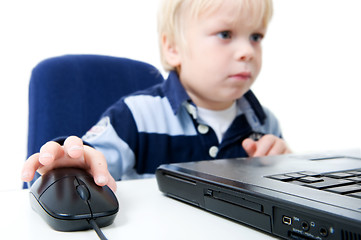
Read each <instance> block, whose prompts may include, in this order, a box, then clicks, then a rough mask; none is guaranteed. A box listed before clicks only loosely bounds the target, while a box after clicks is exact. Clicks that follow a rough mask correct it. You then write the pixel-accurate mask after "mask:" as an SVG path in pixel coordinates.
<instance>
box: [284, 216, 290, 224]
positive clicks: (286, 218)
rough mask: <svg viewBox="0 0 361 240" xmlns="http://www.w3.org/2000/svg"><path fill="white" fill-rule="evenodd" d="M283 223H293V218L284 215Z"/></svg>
mask: <svg viewBox="0 0 361 240" xmlns="http://www.w3.org/2000/svg"><path fill="white" fill-rule="evenodd" d="M282 223H283V224H286V225H291V224H292V218H291V217H288V216H283V217H282Z"/></svg>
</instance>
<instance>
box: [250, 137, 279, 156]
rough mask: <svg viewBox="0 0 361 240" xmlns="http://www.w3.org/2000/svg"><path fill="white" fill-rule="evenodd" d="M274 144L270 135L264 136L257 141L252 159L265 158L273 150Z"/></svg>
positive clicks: (274, 141)
mask: <svg viewBox="0 0 361 240" xmlns="http://www.w3.org/2000/svg"><path fill="white" fill-rule="evenodd" d="M275 143H276V138H275V137H274V136H272V135H265V136H263V137H262V138H261V139H260V140H258V142H257V143H256V144H257V150H256V152H255V153H254V157H262V156H267V155H268V153H269V151H270V150H271V149H272V148H273V146H274V144H275Z"/></svg>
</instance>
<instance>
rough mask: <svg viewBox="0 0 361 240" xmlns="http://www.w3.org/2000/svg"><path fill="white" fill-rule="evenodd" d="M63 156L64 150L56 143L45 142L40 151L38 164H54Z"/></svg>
mask: <svg viewBox="0 0 361 240" xmlns="http://www.w3.org/2000/svg"><path fill="white" fill-rule="evenodd" d="M63 155H64V149H63V147H62V146H60V144H59V143H57V142H53V141H50V142H47V143H45V144H44V145H43V146H42V147H41V149H40V154H39V162H40V163H41V164H42V165H44V166H46V165H49V164H51V163H53V162H54V160H55V159H58V158H61V157H62V156H63Z"/></svg>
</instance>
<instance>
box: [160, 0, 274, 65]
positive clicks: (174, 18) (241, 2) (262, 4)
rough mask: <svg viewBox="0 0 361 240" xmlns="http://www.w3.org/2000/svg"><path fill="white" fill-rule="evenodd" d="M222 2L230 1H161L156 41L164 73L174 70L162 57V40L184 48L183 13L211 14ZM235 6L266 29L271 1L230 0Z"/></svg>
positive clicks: (269, 17) (271, 12)
mask: <svg viewBox="0 0 361 240" xmlns="http://www.w3.org/2000/svg"><path fill="white" fill-rule="evenodd" d="M224 1H231V0H162V1H161V4H160V8H159V10H158V38H159V39H158V41H159V46H160V56H161V62H162V65H163V67H164V69H165V70H166V71H171V70H175V68H174V66H171V65H170V64H169V63H168V62H167V61H166V60H165V57H164V55H163V49H162V38H163V36H167V39H168V41H170V42H172V43H178V44H180V46H185V44H186V41H185V39H184V29H185V28H184V27H183V24H184V16H185V12H187V13H189V14H190V15H191V16H192V17H198V16H199V15H201V14H202V13H205V12H211V11H214V10H216V9H217V8H219V6H220V5H221V4H222V3H223V2H224ZM232 1H234V2H235V3H236V4H237V5H236V6H235V7H238V9H239V11H240V14H246V13H247V14H250V15H249V16H252V21H257V23H258V24H262V26H263V27H265V28H266V27H267V25H268V23H269V21H270V19H271V17H272V14H273V7H272V0H232Z"/></svg>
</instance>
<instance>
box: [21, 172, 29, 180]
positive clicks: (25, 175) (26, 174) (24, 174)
mask: <svg viewBox="0 0 361 240" xmlns="http://www.w3.org/2000/svg"><path fill="white" fill-rule="evenodd" d="M29 176H30V173H29V172H23V174H22V175H21V179H23V180H26V179H28V178H29Z"/></svg>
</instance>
